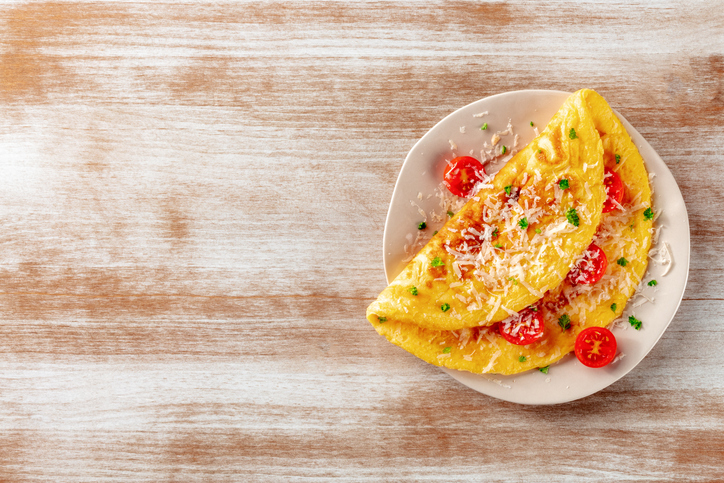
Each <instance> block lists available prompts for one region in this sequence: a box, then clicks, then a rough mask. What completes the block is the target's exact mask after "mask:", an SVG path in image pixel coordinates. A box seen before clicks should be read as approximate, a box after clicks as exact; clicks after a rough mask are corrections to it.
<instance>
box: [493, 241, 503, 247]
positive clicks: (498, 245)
mask: <svg viewBox="0 0 724 483" xmlns="http://www.w3.org/2000/svg"><path fill="white" fill-rule="evenodd" d="M493 246H494V247H495V248H503V245H502V243H500V242H498V243H496V244H495V245H493Z"/></svg>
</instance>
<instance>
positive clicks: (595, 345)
mask: <svg viewBox="0 0 724 483" xmlns="http://www.w3.org/2000/svg"><path fill="white" fill-rule="evenodd" d="M575 351H576V357H578V360H579V361H581V363H582V364H583V365H584V366H588V367H603V366H605V365H606V364H608V363H609V362H611V361H612V360H613V358H614V357H616V337H614V336H613V334H612V333H611V331H610V330H608V329H606V328H604V327H589V328H587V329H584V330H582V331H581V333H580V334H578V337H576V346H575Z"/></svg>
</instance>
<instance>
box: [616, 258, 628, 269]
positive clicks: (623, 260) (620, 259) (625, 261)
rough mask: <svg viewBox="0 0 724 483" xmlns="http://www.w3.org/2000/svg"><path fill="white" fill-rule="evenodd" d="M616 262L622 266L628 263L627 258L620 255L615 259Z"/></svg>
mask: <svg viewBox="0 0 724 483" xmlns="http://www.w3.org/2000/svg"><path fill="white" fill-rule="evenodd" d="M616 263H618V264H619V265H621V266H622V267H625V266H626V265H628V260H626V259H625V258H623V257H621V258H619V259H618V260H616Z"/></svg>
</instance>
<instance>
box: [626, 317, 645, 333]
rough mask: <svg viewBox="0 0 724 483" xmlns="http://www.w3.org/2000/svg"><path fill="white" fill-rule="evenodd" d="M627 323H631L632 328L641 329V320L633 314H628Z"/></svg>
mask: <svg viewBox="0 0 724 483" xmlns="http://www.w3.org/2000/svg"><path fill="white" fill-rule="evenodd" d="M628 323H629V324H631V327H633V328H634V329H636V330H641V323H642V322H641V321H640V320H639V319H637V318H636V317H634V316H633V315H629V316H628Z"/></svg>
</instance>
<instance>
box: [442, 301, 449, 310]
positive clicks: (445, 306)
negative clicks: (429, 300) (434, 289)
mask: <svg viewBox="0 0 724 483" xmlns="http://www.w3.org/2000/svg"><path fill="white" fill-rule="evenodd" d="M440 310H442V311H443V312H447V311H448V310H450V304H449V303H447V302H445V303H444V304H442V305H441V306H440Z"/></svg>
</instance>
